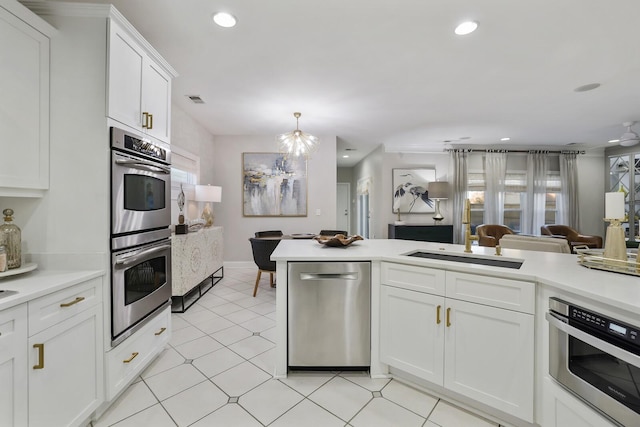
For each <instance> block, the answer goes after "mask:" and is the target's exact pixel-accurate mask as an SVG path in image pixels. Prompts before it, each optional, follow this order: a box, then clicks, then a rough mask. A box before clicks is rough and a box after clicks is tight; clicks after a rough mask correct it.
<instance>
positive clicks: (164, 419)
mask: <svg viewBox="0 0 640 427" xmlns="http://www.w3.org/2000/svg"><path fill="white" fill-rule="evenodd" d="M175 425H176V423H174V422H173V420H172V419H171V417H170V416H169V414H167V411H165V410H164V408H163V407H162V406H160V404H159V403H158V404H156V405H153V406H152V407H150V408H148V409H145V410H144V411H142V412H138V413H137V414H135V415H133V416H131V417H129V418H126V419H124V420H123V421H120V422H119V423H117V424H114V426H117V427H140V426H153V427H175Z"/></svg>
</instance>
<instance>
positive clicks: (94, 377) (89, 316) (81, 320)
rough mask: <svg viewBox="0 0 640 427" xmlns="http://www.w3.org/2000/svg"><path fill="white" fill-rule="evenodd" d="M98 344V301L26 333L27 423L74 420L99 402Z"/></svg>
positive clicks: (100, 370) (100, 355) (57, 423)
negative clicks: (66, 317)
mask: <svg viewBox="0 0 640 427" xmlns="http://www.w3.org/2000/svg"><path fill="white" fill-rule="evenodd" d="M101 345H102V306H101V305H95V306H93V307H92V308H89V309H87V310H85V311H83V312H81V313H79V314H77V315H76V316H74V317H72V318H70V319H67V320H65V321H63V322H60V323H58V324H56V325H55V326H52V327H50V328H48V329H45V330H44V331H42V332H40V333H39V334H36V335H34V336H33V337H31V338H29V346H28V347H29V352H30V357H29V367H28V368H29V369H28V370H29V426H31V427H35V426H66V425H79V424H80V423H81V422H83V421H84V420H86V419H87V418H88V417H89V416H90V415H91V413H92V412H93V411H94V410H95V409H96V408H97V407H98V406H99V405H100V404H101V403H102V400H103V395H104V392H103V384H104V382H103V380H102V378H103V353H102V347H101ZM39 346H42V347H40V348H38V347H39Z"/></svg>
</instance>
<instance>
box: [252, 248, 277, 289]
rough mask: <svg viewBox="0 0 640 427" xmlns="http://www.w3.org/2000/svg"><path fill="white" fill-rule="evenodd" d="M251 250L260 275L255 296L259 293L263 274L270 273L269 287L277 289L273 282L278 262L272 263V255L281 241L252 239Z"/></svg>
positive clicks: (257, 278)
mask: <svg viewBox="0 0 640 427" xmlns="http://www.w3.org/2000/svg"><path fill="white" fill-rule="evenodd" d="M249 241H250V242H251V250H252V252H253V261H254V262H255V263H256V266H258V275H257V276H256V285H255V287H254V288H253V296H254V297H255V296H256V294H257V293H258V284H260V277H261V276H262V273H269V286H271V287H272V288H274V287H275V282H274V281H273V275H274V274H275V272H276V262H275V261H271V259H270V258H271V254H272V253H273V251H274V250H275V248H276V246H278V244H279V243H280V240H275V239H260V238H254V237H251V238H250V239H249Z"/></svg>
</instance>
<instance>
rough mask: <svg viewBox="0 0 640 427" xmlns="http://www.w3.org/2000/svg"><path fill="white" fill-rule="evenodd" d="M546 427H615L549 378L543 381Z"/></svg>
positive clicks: (544, 422)
mask: <svg viewBox="0 0 640 427" xmlns="http://www.w3.org/2000/svg"><path fill="white" fill-rule="evenodd" d="M542 382H543V384H542V388H543V393H542V395H543V399H544V402H542V404H543V405H544V420H543V422H542V423H541V425H543V426H544V427H567V426H580V427H614V424H613V422H612V421H609V420H608V419H607V418H605V417H603V416H602V415H600V414H599V413H598V412H597V411H596V410H594V409H592V408H591V407H589V406H588V405H586V404H585V403H584V402H583V401H582V400H580V399H579V398H577V397H576V396H574V395H572V394H571V393H569V392H568V391H566V390H565V389H564V388H562V387H561V386H560V385H559V384H557V383H556V382H555V381H554V380H552V379H551V378H549V377H546V378H544V379H543V381H542Z"/></svg>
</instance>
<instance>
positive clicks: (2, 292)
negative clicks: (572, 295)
mask: <svg viewBox="0 0 640 427" xmlns="http://www.w3.org/2000/svg"><path fill="white" fill-rule="evenodd" d="M17 293H18V291H6V290H4V289H0V298H2V297H8V296H10V295H14V294H17Z"/></svg>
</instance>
